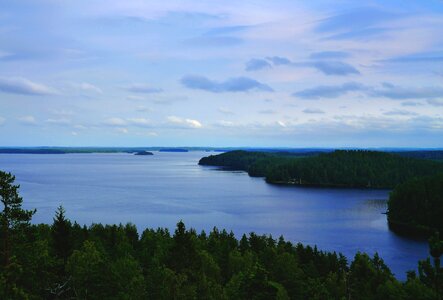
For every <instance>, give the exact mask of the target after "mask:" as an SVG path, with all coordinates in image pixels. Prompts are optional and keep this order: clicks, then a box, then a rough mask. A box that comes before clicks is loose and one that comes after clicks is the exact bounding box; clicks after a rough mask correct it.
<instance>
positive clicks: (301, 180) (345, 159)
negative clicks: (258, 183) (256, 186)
mask: <svg viewBox="0 0 443 300" xmlns="http://www.w3.org/2000/svg"><path fill="white" fill-rule="evenodd" d="M199 164H201V165H212V166H223V167H228V168H234V169H240V170H244V171H247V172H248V173H249V175H251V176H263V177H265V178H266V181H267V182H269V183H284V184H295V185H312V186H330V187H359V188H360V187H371V188H394V187H395V186H396V185H397V184H399V183H402V182H405V181H406V180H408V179H410V178H414V177H418V176H426V175H433V174H437V173H441V172H443V164H442V163H440V162H435V161H432V160H424V159H416V158H412V157H405V156H400V155H397V154H392V153H386V152H377V151H367V150H337V151H334V152H331V153H320V154H318V155H315V156H307V157H304V156H299V155H298V156H295V155H294V154H293V153H263V152H246V151H232V152H227V153H223V154H219V155H211V156H209V157H205V158H202V159H201V160H200V162H199Z"/></svg>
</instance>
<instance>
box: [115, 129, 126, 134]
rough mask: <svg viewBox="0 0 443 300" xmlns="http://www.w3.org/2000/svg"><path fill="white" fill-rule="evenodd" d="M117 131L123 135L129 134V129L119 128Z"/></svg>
mask: <svg viewBox="0 0 443 300" xmlns="http://www.w3.org/2000/svg"><path fill="white" fill-rule="evenodd" d="M116 131H117V132H119V133H123V134H127V133H128V132H129V130H128V129H127V128H117V129H116Z"/></svg>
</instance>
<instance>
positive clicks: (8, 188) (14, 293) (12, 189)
mask: <svg viewBox="0 0 443 300" xmlns="http://www.w3.org/2000/svg"><path fill="white" fill-rule="evenodd" d="M14 181H15V176H13V175H12V174H11V173H6V172H2V171H0V201H1V203H2V204H3V210H2V211H1V212H0V223H1V229H0V238H1V240H2V246H1V247H2V248H1V258H2V267H3V268H2V273H3V274H0V277H3V278H0V281H2V282H3V284H1V285H3V287H2V289H3V290H4V294H5V295H6V299H11V298H12V299H14V298H16V297H18V298H19V297H21V296H23V295H24V291H22V289H20V288H19V287H17V286H16V280H15V278H18V276H19V274H20V273H21V271H20V270H21V268H22V267H21V266H20V264H19V263H18V262H17V261H16V259H15V257H14V252H13V248H14V247H13V246H14V242H15V241H18V242H19V241H20V240H21V239H22V238H21V237H20V235H21V234H22V233H23V230H24V229H25V227H26V226H27V225H29V221H31V218H32V215H33V214H34V213H35V210H24V209H22V202H23V199H22V197H20V196H19V194H18V189H19V188H20V186H19V185H14Z"/></svg>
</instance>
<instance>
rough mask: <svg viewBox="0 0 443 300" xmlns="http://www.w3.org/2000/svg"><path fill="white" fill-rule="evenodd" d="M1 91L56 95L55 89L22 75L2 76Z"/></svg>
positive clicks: (0, 80) (0, 81) (0, 79)
mask: <svg viewBox="0 0 443 300" xmlns="http://www.w3.org/2000/svg"><path fill="white" fill-rule="evenodd" d="M0 91H1V92H4V93H10V94H20V95H33V96H45V95H54V94H55V93H56V92H55V90H54V89H52V88H50V87H47V86H45V85H43V84H40V83H36V82H32V81H30V80H28V79H26V78H22V77H12V78H0Z"/></svg>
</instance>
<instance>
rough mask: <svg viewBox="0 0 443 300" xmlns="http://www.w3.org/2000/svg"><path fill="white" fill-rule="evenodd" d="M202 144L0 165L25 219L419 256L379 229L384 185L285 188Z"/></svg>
mask: <svg viewBox="0 0 443 300" xmlns="http://www.w3.org/2000/svg"><path fill="white" fill-rule="evenodd" d="M208 154H209V153H206V152H187V153H168V152H154V156H136V155H131V154H122V153H116V154H63V155H49V154H48V155H46V154H45V155H35V154H0V169H1V170H5V171H10V172H12V173H14V174H15V175H16V177H17V182H18V183H20V184H21V189H20V192H21V195H22V196H23V198H24V206H25V207H27V208H37V213H36V215H35V216H34V218H33V222H35V223H40V222H44V223H52V218H53V216H54V212H55V210H56V208H57V206H59V205H63V206H64V207H65V208H66V210H67V216H68V217H69V218H70V219H71V220H76V221H77V222H78V223H81V224H91V223H92V222H96V223H98V222H101V223H109V224H111V223H112V224H114V223H126V222H132V223H134V224H136V225H137V227H138V228H139V229H140V230H142V229H144V228H146V227H154V228H156V227H167V228H169V229H171V230H173V229H174V228H175V224H176V223H177V222H178V221H179V220H183V221H184V222H185V224H186V225H187V226H188V227H194V228H196V229H197V230H198V231H200V230H206V231H209V230H211V229H212V228H213V227H214V226H217V227H219V228H225V229H227V230H233V231H234V233H235V234H236V236H237V237H240V236H241V235H242V234H243V233H249V232H251V231H254V232H256V233H266V234H272V235H273V236H274V237H278V236H280V235H283V236H284V237H285V238H286V239H288V240H290V241H292V242H302V243H304V244H311V245H314V244H316V245H317V246H318V247H319V249H322V250H331V251H337V252H342V253H343V254H345V255H346V256H347V257H349V258H352V257H353V256H354V255H355V253H356V252H357V251H364V252H367V253H369V254H371V255H372V254H374V253H375V252H378V253H379V254H380V256H381V257H382V258H383V259H384V260H385V262H386V263H387V264H388V265H389V267H390V268H391V270H392V271H393V272H394V273H395V274H396V276H397V277H398V278H401V279H403V278H405V272H406V271H407V270H410V269H415V268H416V266H417V261H418V260H419V259H424V258H426V257H427V255H428V252H427V244H426V243H425V242H423V241H414V240H410V239H406V238H402V237H399V236H397V235H395V234H394V233H392V232H390V231H389V230H388V227H387V222H386V215H384V214H382V212H385V211H386V199H387V198H388V194H389V191H387V190H359V189H351V190H350V189H326V188H321V189H319V188H300V187H285V186H276V185H270V184H266V183H265V181H264V180H263V179H262V178H251V177H249V176H248V175H247V174H246V173H244V172H235V171H220V170H219V169H218V168H214V167H204V166H198V165H197V162H198V160H199V159H200V158H201V157H203V156H206V155H208Z"/></svg>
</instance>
